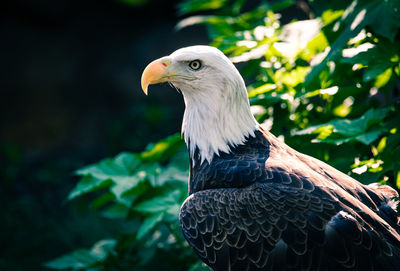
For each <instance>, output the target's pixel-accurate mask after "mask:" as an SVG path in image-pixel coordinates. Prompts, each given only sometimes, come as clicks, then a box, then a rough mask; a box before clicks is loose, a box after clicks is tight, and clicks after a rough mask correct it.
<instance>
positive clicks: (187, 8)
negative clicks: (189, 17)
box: [178, 0, 228, 15]
mask: <svg viewBox="0 0 400 271" xmlns="http://www.w3.org/2000/svg"><path fill="white" fill-rule="evenodd" d="M227 1H228V0H185V1H182V2H180V3H179V4H178V14H179V15H184V14H188V13H193V12H197V11H204V10H213V9H220V8H222V7H223V6H224V5H225V4H226V2H227Z"/></svg>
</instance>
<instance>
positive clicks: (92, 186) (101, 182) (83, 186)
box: [68, 175, 113, 200]
mask: <svg viewBox="0 0 400 271" xmlns="http://www.w3.org/2000/svg"><path fill="white" fill-rule="evenodd" d="M112 184H113V182H112V180H110V179H109V178H106V179H98V178H95V177H92V176H91V175H87V176H84V177H83V178H82V179H81V180H80V181H79V182H78V184H77V185H76V186H75V187H74V189H72V191H71V192H70V193H69V195H68V200H72V199H74V198H76V197H78V196H81V195H83V194H86V193H89V192H93V191H96V190H99V189H102V188H106V187H109V186H111V185H112Z"/></svg>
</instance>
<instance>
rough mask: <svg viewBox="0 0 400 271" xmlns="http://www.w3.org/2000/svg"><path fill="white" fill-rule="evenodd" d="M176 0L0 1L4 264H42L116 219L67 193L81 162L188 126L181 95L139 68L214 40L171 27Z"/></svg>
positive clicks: (87, 241)
mask: <svg viewBox="0 0 400 271" xmlns="http://www.w3.org/2000/svg"><path fill="white" fill-rule="evenodd" d="M175 6H176V3H175V1H165V0H164V1H163V0H151V1H150V0H148V1H146V0H141V1H138V0H136V1H135V0H125V1H122V0H121V1H118V0H109V1H91V0H88V1H76V0H75V1H68V0H61V1H51V0H36V1H35V0H16V1H8V2H6V3H2V4H1V8H0V14H1V15H0V89H1V97H0V110H1V113H0V118H1V128H2V129H1V130H2V131H1V139H0V162H1V185H0V201H1V211H2V214H1V220H0V243H1V246H0V249H1V251H0V270H42V269H45V268H44V267H42V264H43V262H45V261H48V260H51V259H53V258H55V257H58V256H60V255H62V254H64V253H67V252H69V251H71V250H73V249H76V248H79V247H87V248H88V247H90V246H91V245H92V244H93V242H95V241H97V240H98V239H99V238H107V237H112V236H113V235H114V234H113V233H115V231H116V230H117V229H118V227H120V225H115V222H113V223H111V221H107V220H106V219H104V218H101V217H100V216H98V215H96V214H94V212H90V211H88V210H87V209H88V208H90V207H87V206H86V205H85V204H83V203H82V202H80V201H79V200H76V201H73V202H66V197H67V195H68V192H69V190H70V189H71V188H72V187H73V186H74V184H75V183H76V181H77V179H76V177H74V176H73V171H74V170H76V169H78V168H80V167H82V166H84V165H86V164H89V163H93V162H97V161H98V160H100V159H102V158H104V157H108V156H113V155H115V154H117V153H119V152H121V151H133V152H137V151H141V150H143V148H144V147H145V146H146V145H147V144H148V143H149V142H155V141H157V140H159V139H161V138H163V137H165V136H167V135H170V134H172V133H174V132H177V131H179V130H180V123H181V118H182V113H183V109H184V104H183V101H182V99H181V97H180V95H179V94H178V93H177V92H176V91H175V90H174V89H172V88H170V89H169V88H168V87H166V86H154V87H153V86H152V87H151V90H150V95H149V97H146V96H145V95H144V94H143V93H142V91H141V89H140V76H141V72H142V71H143V69H144V67H145V66H146V65H147V64H148V63H149V62H150V61H151V60H153V59H155V58H159V57H161V56H164V55H167V54H170V53H171V52H172V51H174V50H175V49H178V48H180V47H184V46H189V45H195V44H207V43H208V39H207V36H206V32H205V29H204V28H203V27H191V28H187V29H184V30H181V31H179V32H175V31H174V30H173V28H174V26H175V24H176V23H177V22H178V20H179V17H178V16H177V15H176V14H177V12H176V8H175Z"/></svg>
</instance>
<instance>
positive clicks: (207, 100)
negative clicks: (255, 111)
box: [182, 72, 258, 163]
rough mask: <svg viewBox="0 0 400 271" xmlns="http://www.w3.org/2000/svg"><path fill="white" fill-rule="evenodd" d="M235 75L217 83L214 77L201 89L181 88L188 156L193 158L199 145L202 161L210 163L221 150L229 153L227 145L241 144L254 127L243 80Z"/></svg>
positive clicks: (255, 127)
mask: <svg viewBox="0 0 400 271" xmlns="http://www.w3.org/2000/svg"><path fill="white" fill-rule="evenodd" d="M237 74H239V73H238V72H237ZM236 78H238V80H235V81H231V80H229V79H227V78H220V80H219V85H216V80H213V82H210V84H209V85H204V84H202V88H201V89H196V87H195V86H193V87H188V86H185V89H182V93H183V96H184V99H185V105H186V109H185V113H184V117H183V123H182V133H183V134H184V138H185V141H186V144H187V145H188V148H189V152H190V156H191V157H192V158H194V155H195V151H196V148H198V151H199V154H200V159H201V163H203V162H204V161H205V160H207V161H208V162H209V163H210V162H211V160H212V159H213V157H214V155H215V154H216V155H219V153H220V152H221V151H222V152H226V153H229V151H230V146H236V145H240V144H243V143H244V142H245V140H246V137H248V136H249V135H250V136H254V131H255V130H256V129H257V125H258V123H257V121H256V120H255V119H254V117H253V115H252V114H251V111H250V105H249V100H248V98H247V91H246V87H245V85H244V82H243V79H242V78H241V76H240V75H239V76H237V77H236ZM216 88H218V89H216Z"/></svg>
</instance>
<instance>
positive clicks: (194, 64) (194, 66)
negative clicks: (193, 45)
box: [189, 60, 201, 71]
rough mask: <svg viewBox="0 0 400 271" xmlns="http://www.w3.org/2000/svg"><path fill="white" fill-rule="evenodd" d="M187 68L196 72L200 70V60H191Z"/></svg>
mask: <svg viewBox="0 0 400 271" xmlns="http://www.w3.org/2000/svg"><path fill="white" fill-rule="evenodd" d="M189 67H190V68H191V69H192V70H195V71H196V70H198V69H200V68H201V62H200V60H193V61H190V62H189Z"/></svg>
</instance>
